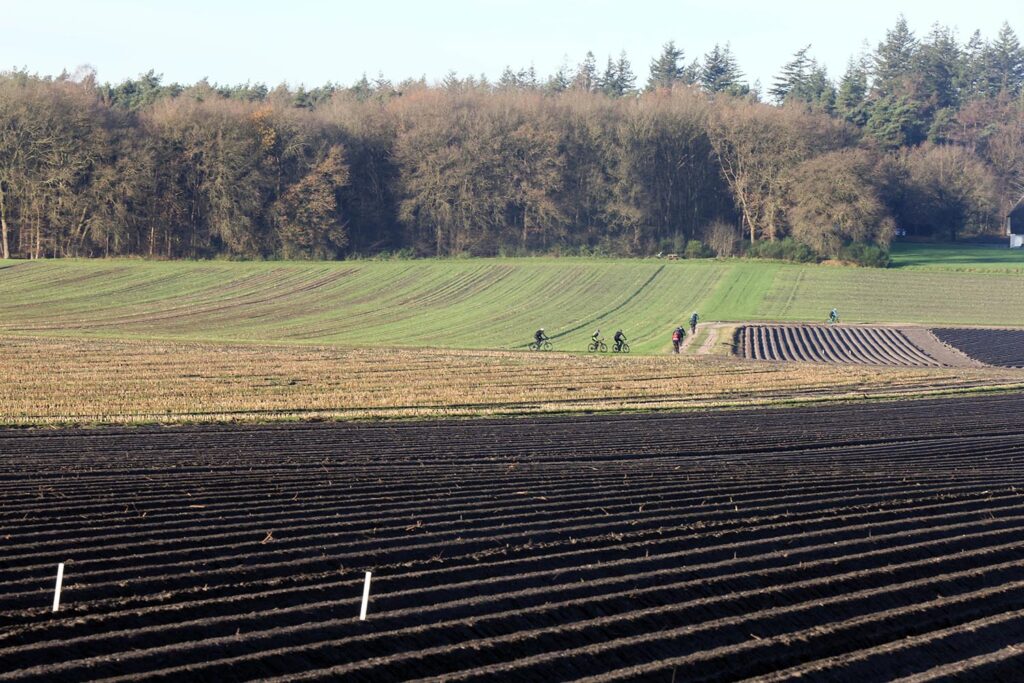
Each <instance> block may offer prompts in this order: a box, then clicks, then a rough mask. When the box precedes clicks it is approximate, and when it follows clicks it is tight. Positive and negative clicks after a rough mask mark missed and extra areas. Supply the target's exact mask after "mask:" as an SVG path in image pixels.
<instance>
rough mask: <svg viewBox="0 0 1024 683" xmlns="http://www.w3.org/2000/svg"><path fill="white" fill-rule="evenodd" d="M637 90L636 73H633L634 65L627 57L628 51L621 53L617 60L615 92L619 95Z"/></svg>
mask: <svg viewBox="0 0 1024 683" xmlns="http://www.w3.org/2000/svg"><path fill="white" fill-rule="evenodd" d="M635 90H636V74H634V73H633V65H632V64H630V63H629V58H627V57H626V51H625V50H623V51H622V52H620V53H619V60H618V61H617V62H615V94H616V95H618V96H619V97H621V96H623V95H626V94H629V93H632V92H634V91H635Z"/></svg>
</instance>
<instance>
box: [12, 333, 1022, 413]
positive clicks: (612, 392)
mask: <svg viewBox="0 0 1024 683" xmlns="http://www.w3.org/2000/svg"><path fill="white" fill-rule="evenodd" d="M0 343H2V344H3V348H4V363H3V364H2V365H0V422H3V423H5V424H23V425H46V424H64V423H96V422H104V423H133V422H151V421H166V422H176V421H178V422H180V421H218V420H238V419H244V420H267V419H289V418H296V417H304V418H358V417H418V416H434V415H454V416H470V415H488V414H523V413H543V412H560V411H583V410H635V409H655V408H689V407H699V406H709V405H745V404H751V405H756V404H767V403H778V402H783V401H805V400H827V399H846V398H860V397H865V396H875V397H879V396H904V395H916V394H927V393H933V392H943V391H950V390H966V389H972V388H991V387H997V386H1016V385H1020V384H1022V383H1024V378H1022V377H1021V375H1020V373H1019V372H1014V371H1012V370H1001V369H990V368H985V369H934V368H928V369H923V368H917V369H888V368H887V369H884V370H883V369H879V368H865V367H857V368H854V367H835V368H827V369H823V368H821V367H802V366H785V365H767V364H751V363H746V362H742V361H738V360H734V359H724V358H723V359H717V358H706V357H704V358H681V357H679V356H674V357H629V358H622V357H615V356H611V355H597V356H584V355H568V354H559V353H544V354H537V353H526V352H498V351H489V352H487V351H441V350H401V351H397V350H392V349H338V348H329V347H294V346H287V347H286V346H269V345H227V344H200V343H183V342H142V341H109V340H68V339H35V338H25V337H7V338H4V337H0Z"/></svg>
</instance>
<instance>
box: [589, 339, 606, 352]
mask: <svg viewBox="0 0 1024 683" xmlns="http://www.w3.org/2000/svg"><path fill="white" fill-rule="evenodd" d="M587 351H590V352H591V353H594V352H595V351H600V352H601V353H608V345H607V344H605V343H604V339H595V340H593V341H591V342H590V343H589V344H587Z"/></svg>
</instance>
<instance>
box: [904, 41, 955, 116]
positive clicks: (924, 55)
mask: <svg viewBox="0 0 1024 683" xmlns="http://www.w3.org/2000/svg"><path fill="white" fill-rule="evenodd" d="M963 61H964V55H963V52H962V51H961V50H960V46H959V44H958V43H957V40H956V37H955V36H954V35H953V33H952V32H951V31H950V30H949V29H948V28H945V27H944V26H940V25H939V24H935V25H934V26H932V30H931V33H929V34H928V37H927V38H926V39H925V41H924V42H922V43H921V45H920V47H919V48H918V50H917V52H916V53H915V55H914V60H913V64H914V71H915V75H916V80H917V85H918V89H919V92H918V93H917V95H918V98H919V99H921V100H922V101H923V102H925V103H926V109H927V110H928V111H930V112H931V111H934V110H936V109H943V108H946V107H952V106H954V105H955V104H956V103H957V100H958V94H957V89H956V85H957V80H958V78H959V74H960V72H961V70H962V68H963Z"/></svg>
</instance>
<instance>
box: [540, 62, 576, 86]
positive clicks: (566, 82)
mask: <svg viewBox="0 0 1024 683" xmlns="http://www.w3.org/2000/svg"><path fill="white" fill-rule="evenodd" d="M571 86H572V79H570V78H569V67H568V66H567V65H566V64H562V66H560V67H558V71H556V72H555V73H553V74H551V76H549V77H548V80H547V83H545V84H544V88H545V89H547V90H549V91H551V92H563V91H565V90H568V89H569V88H570V87H571Z"/></svg>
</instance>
